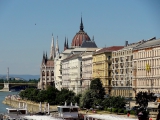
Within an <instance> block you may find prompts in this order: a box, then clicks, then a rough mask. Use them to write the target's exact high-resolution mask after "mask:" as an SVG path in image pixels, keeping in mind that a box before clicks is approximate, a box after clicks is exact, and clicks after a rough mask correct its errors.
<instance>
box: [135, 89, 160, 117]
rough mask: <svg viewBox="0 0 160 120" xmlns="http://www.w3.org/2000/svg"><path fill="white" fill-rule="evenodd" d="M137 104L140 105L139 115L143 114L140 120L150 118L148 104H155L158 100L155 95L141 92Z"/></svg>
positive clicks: (137, 96) (137, 97)
mask: <svg viewBox="0 0 160 120" xmlns="http://www.w3.org/2000/svg"><path fill="white" fill-rule="evenodd" d="M135 98H136V104H139V109H138V111H137V113H142V115H140V116H139V117H140V118H148V115H149V113H148V111H147V106H148V102H153V101H155V100H156V99H157V97H156V96H154V93H147V92H139V93H137V95H136V97H135Z"/></svg>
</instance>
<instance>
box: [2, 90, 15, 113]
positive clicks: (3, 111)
mask: <svg viewBox="0 0 160 120" xmlns="http://www.w3.org/2000/svg"><path fill="white" fill-rule="evenodd" d="M17 94H18V92H0V113H6V112H7V111H6V108H7V107H9V106H8V105H5V104H3V103H2V102H3V100H4V99H5V97H6V96H8V95H17Z"/></svg>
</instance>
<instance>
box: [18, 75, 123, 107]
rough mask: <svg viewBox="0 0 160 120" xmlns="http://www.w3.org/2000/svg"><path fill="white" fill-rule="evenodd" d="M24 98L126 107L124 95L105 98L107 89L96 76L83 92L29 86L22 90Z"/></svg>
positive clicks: (86, 105) (61, 102)
mask: <svg viewBox="0 0 160 120" xmlns="http://www.w3.org/2000/svg"><path fill="white" fill-rule="evenodd" d="M19 95H20V97H21V98H22V99H26V100H31V101H34V102H48V103H50V104H51V105H64V104H65V102H66V103H67V104H68V105H69V104H70V103H71V102H72V103H73V104H75V103H77V104H78V105H79V106H80V107H81V108H86V109H90V108H99V109H107V108H111V107H112V108H124V106H125V104H126V100H125V98H124V97H120V96H117V97H114V96H109V97H107V98H105V97H104V96H105V89H104V88H103V86H102V83H101V80H100V79H99V78H96V79H94V80H92V81H91V84H90V88H89V89H88V90H86V91H85V92H83V93H82V94H78V95H76V94H75V93H74V92H73V91H70V90H68V89H61V90H60V91H59V90H58V89H57V88H55V87H53V86H48V87H47V89H46V90H38V89H35V88H27V89H26V90H24V91H21V92H20V94H19Z"/></svg>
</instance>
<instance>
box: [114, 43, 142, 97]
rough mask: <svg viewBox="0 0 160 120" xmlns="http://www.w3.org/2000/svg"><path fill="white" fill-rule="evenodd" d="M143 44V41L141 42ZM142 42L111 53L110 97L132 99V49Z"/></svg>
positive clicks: (127, 45)
mask: <svg viewBox="0 0 160 120" xmlns="http://www.w3.org/2000/svg"><path fill="white" fill-rule="evenodd" d="M142 42H143V41H142ZM142 42H138V43H132V44H128V42H127V44H126V46H125V47H124V48H123V49H120V50H118V51H113V52H112V95H113V96H124V97H133V89H132V80H133V70H132V69H133V52H132V51H133V48H134V47H136V46H137V45H139V44H142Z"/></svg>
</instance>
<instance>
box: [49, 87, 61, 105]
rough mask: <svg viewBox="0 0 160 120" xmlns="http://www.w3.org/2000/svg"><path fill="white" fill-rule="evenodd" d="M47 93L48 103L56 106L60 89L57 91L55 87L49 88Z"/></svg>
mask: <svg viewBox="0 0 160 120" xmlns="http://www.w3.org/2000/svg"><path fill="white" fill-rule="evenodd" d="M46 93H47V98H46V102H48V103H49V104H51V105H55V104H56V97H57V95H58V93H59V91H58V89H56V88H55V87H53V86H48V87H47V90H46Z"/></svg>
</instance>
